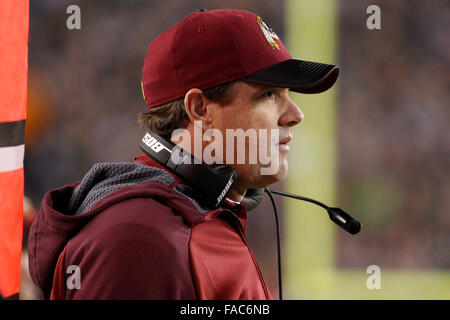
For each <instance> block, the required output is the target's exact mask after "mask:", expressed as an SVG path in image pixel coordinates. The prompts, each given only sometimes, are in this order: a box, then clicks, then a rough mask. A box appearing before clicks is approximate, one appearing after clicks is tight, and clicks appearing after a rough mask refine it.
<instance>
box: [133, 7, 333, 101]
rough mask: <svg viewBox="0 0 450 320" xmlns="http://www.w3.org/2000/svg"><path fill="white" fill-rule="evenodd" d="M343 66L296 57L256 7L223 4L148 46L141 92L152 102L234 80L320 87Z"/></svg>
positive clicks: (196, 14)
mask: <svg viewBox="0 0 450 320" xmlns="http://www.w3.org/2000/svg"><path fill="white" fill-rule="evenodd" d="M338 74H339V67H338V66H335V65H330V64H324V63H318V62H311V61H303V60H296V59H292V57H291V55H290V54H289V52H288V51H287V49H286V48H285V47H284V45H283V43H282V42H281V40H280V39H279V38H278V36H277V35H276V33H275V32H274V31H273V30H272V29H271V28H270V27H268V26H267V24H266V23H264V21H263V20H262V19H261V17H259V16H257V15H256V14H254V13H251V12H247V11H242V10H233V9H223V10H211V11H206V10H202V11H199V12H194V13H191V14H190V15H188V16H187V17H186V18H184V19H183V20H181V21H180V22H179V23H177V24H176V25H175V26H173V27H171V28H170V29H169V30H167V31H165V32H164V33H162V34H160V35H159V36H158V37H157V38H156V39H155V40H154V41H153V42H152V43H150V45H149V47H148V55H147V57H146V58H145V61H144V67H143V69H142V92H143V95H144V99H145V101H146V102H147V105H148V107H149V108H152V107H155V106H159V105H161V104H165V103H168V102H170V101H173V100H176V99H179V98H181V97H184V95H185V94H186V93H187V91H189V90H190V89H192V88H198V89H201V90H204V89H207V88H211V87H214V86H217V85H220V84H223V83H227V82H230V81H235V80H242V81H247V82H253V83H259V84H264V85H268V86H273V87H281V88H289V89H290V90H292V91H295V92H301V93H319V92H323V91H325V90H327V89H329V88H330V87H331V86H332V85H333V84H334V82H335V81H336V79H337V77H338Z"/></svg>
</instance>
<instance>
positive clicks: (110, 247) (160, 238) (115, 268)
mask: <svg viewBox="0 0 450 320" xmlns="http://www.w3.org/2000/svg"><path fill="white" fill-rule="evenodd" d="M190 232H191V229H190V227H189V226H188V225H186V224H185V223H184V221H183V218H182V216H180V215H178V214H177V213H176V212H175V211H174V210H173V209H172V208H170V207H168V206H166V205H164V204H162V203H160V202H158V201H156V200H155V199H152V198H131V199H127V200H124V201H121V202H118V203H115V204H114V205H112V206H110V207H108V208H106V209H104V210H103V211H102V212H101V213H99V214H98V215H97V216H96V217H95V218H93V219H92V220H91V221H90V223H89V224H87V225H86V226H85V227H84V228H83V229H82V230H81V231H80V232H79V233H78V234H77V235H76V236H75V237H74V238H72V239H71V240H70V241H69V243H68V246H67V253H66V257H65V263H64V264H65V268H67V267H68V266H70V265H75V266H78V267H79V270H80V273H81V276H82V280H81V288H80V289H68V290H67V291H66V298H69V299H196V294H195V289H194V284H193V280H192V276H191V272H190V265H189V254H188V250H189V248H188V245H189V237H190Z"/></svg>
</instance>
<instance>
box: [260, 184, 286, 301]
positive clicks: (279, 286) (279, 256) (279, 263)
mask: <svg viewBox="0 0 450 320" xmlns="http://www.w3.org/2000/svg"><path fill="white" fill-rule="evenodd" d="M264 191H265V192H267V194H268V195H269V198H270V201H272V206H273V213H274V215H275V224H276V227H277V256H278V290H279V296H280V300H283V286H282V281H281V280H282V279H281V249H280V225H279V221H278V211H277V206H276V205H275V200H274V199H273V196H272V192H271V190H270V189H269V188H264Z"/></svg>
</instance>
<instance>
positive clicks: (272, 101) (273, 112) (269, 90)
mask: <svg viewBox="0 0 450 320" xmlns="http://www.w3.org/2000/svg"><path fill="white" fill-rule="evenodd" d="M234 91H235V94H234V99H233V101H232V102H231V103H230V104H228V105H226V106H221V105H218V104H210V105H209V107H208V108H209V110H208V112H210V114H211V116H212V123H211V126H212V128H214V129H217V130H220V131H221V132H222V135H223V139H224V141H223V145H224V149H223V159H224V162H225V164H227V165H229V166H231V167H233V168H234V169H235V170H236V172H237V173H238V175H239V180H238V183H239V184H240V185H241V187H242V188H243V189H248V188H262V187H265V186H267V185H269V184H271V183H274V182H277V181H279V180H281V179H283V178H284V177H285V176H286V175H287V170H288V162H287V156H288V152H289V146H288V144H287V143H288V142H289V140H290V139H291V138H292V127H293V126H295V125H297V124H299V123H300V122H302V121H303V118H304V115H303V113H302V112H301V110H300V109H299V108H298V106H297V105H296V104H295V103H294V102H293V100H292V99H291V97H290V96H289V91H288V89H286V88H273V87H266V86H263V85H259V84H253V83H248V82H242V81H238V82H236V83H235V87H234ZM238 129H242V130H239V131H238ZM277 130H278V135H277V134H276V133H277ZM227 131H228V133H230V132H235V133H237V135H239V133H241V136H242V133H243V132H247V133H248V136H247V137H246V138H245V144H242V143H238V139H237V138H236V136H231V135H227V134H226V132H227ZM255 145H256V146H255ZM244 146H245V147H244ZM255 147H256V149H255ZM230 148H234V157H232V158H230V157H229V158H226V153H227V151H230V150H229V149H230ZM243 148H245V150H242V149H243ZM227 149H228V150H227ZM255 150H257V154H256V159H257V160H256V162H255V161H251V157H252V156H253V159H255V157H254V156H255V154H254V153H255ZM239 153H241V154H242V153H244V155H245V161H244V163H242V158H241V161H238V155H239ZM264 154H266V155H267V157H265V158H264ZM269 159H270V161H269V163H268V162H267V160H269ZM230 160H231V161H230ZM239 162H240V163H239ZM264 168H265V169H266V171H265V172H264ZM269 168H271V169H269Z"/></svg>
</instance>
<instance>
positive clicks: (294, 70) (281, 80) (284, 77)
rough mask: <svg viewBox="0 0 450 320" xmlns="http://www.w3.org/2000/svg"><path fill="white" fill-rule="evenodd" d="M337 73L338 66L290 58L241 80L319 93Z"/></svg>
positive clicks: (301, 91) (330, 84) (329, 85)
mask: <svg viewBox="0 0 450 320" xmlns="http://www.w3.org/2000/svg"><path fill="white" fill-rule="evenodd" d="M338 75H339V67H338V66H335V65H331V64H325V63H319V62H312V61H303V60H295V59H291V60H286V61H283V62H280V63H277V64H275V65H273V66H270V67H268V68H266V69H263V70H260V71H257V72H255V73H253V74H251V75H250V76H248V77H245V78H244V79H242V80H243V81H247V82H252V83H258V84H263V85H267V86H273V87H281V88H289V89H290V90H292V91H295V92H300V93H320V92H324V91H326V90H328V89H329V88H331V87H332V86H333V84H334V83H335V82H336V79H337V77H338Z"/></svg>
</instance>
